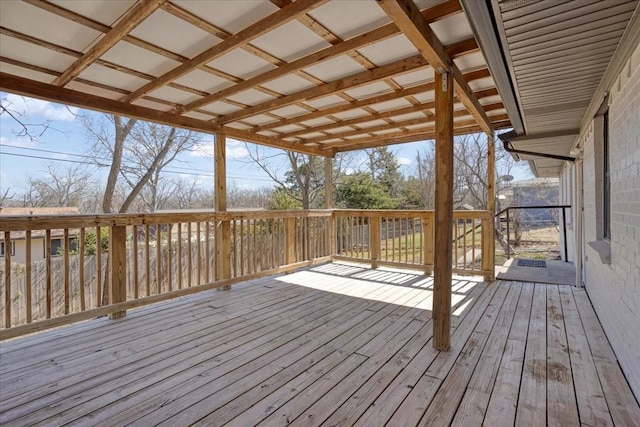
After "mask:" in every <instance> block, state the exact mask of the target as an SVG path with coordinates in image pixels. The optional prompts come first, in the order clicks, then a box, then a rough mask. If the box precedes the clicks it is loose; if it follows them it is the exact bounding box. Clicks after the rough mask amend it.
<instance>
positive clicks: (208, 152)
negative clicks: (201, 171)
mask: <svg viewBox="0 0 640 427" xmlns="http://www.w3.org/2000/svg"><path fill="white" fill-rule="evenodd" d="M213 146H214V145H213V141H211V140H205V139H203V140H201V141H199V142H198V143H197V144H196V148H195V149H194V150H193V151H191V155H192V156H196V157H209V158H213V156H214V150H213ZM246 157H249V150H247V147H245V145H244V143H242V142H240V141H236V140H233V139H232V140H227V160H234V159H244V158H246Z"/></svg>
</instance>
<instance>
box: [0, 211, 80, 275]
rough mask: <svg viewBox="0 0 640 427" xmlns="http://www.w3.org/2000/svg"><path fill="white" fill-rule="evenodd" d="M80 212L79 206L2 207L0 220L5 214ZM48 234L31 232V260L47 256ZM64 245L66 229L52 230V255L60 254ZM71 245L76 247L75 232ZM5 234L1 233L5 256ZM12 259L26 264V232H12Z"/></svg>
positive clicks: (1, 251) (0, 250)
mask: <svg viewBox="0 0 640 427" xmlns="http://www.w3.org/2000/svg"><path fill="white" fill-rule="evenodd" d="M72 214H78V208H5V207H3V208H1V209H0V220H1V218H2V217H3V216H34V215H40V216H42V215H72ZM45 239H46V236H45V232H44V231H38V230H36V231H33V232H32V233H31V262H36V261H41V260H43V259H45V257H46V242H45ZM62 247H64V230H51V256H58V255H59V253H60V249H61V248H62ZM69 247H70V248H71V249H73V248H75V247H76V237H75V233H74V232H71V233H70V237H69ZM6 250H7V248H6V247H5V241H4V235H0V257H2V258H4V256H5V251H6ZM9 254H10V255H11V261H12V262H16V263H20V264H24V263H25V262H26V260H27V243H26V232H24V231H14V232H11V243H10V252H9Z"/></svg>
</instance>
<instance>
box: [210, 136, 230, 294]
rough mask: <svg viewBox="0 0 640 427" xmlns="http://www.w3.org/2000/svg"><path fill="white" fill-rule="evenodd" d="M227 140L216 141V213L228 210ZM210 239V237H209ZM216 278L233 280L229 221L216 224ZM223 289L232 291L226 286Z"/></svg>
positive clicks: (217, 139)
mask: <svg viewBox="0 0 640 427" xmlns="http://www.w3.org/2000/svg"><path fill="white" fill-rule="evenodd" d="M226 144H227V138H226V136H225V135H224V134H222V133H217V134H216V139H215V156H214V161H215V201H216V212H226V210H227V149H226ZM207 238H208V236H207ZM215 239H216V247H215V257H216V258H215V266H216V272H215V278H216V280H225V279H230V278H231V223H230V221H229V220H223V221H218V222H216V231H215ZM222 289H224V290H228V289H231V286H225V287H223V288H222Z"/></svg>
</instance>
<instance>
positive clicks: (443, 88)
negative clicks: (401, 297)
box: [433, 72, 453, 351]
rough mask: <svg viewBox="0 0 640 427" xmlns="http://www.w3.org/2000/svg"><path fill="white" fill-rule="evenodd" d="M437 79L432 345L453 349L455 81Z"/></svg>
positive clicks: (444, 76) (445, 76)
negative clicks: (452, 236)
mask: <svg viewBox="0 0 640 427" xmlns="http://www.w3.org/2000/svg"><path fill="white" fill-rule="evenodd" d="M435 77H436V82H435V83H436V88H437V89H436V152H435V163H436V190H435V204H434V205H435V209H434V210H435V212H434V216H435V257H434V261H433V264H434V277H433V282H434V284H433V345H434V347H435V348H436V349H437V350H440V351H447V350H449V348H450V347H451V278H452V276H451V270H452V267H453V266H452V260H451V256H452V248H451V235H452V232H453V81H452V80H453V78H452V75H451V73H448V72H447V73H438V72H436V74H435Z"/></svg>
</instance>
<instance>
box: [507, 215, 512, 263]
mask: <svg viewBox="0 0 640 427" xmlns="http://www.w3.org/2000/svg"><path fill="white" fill-rule="evenodd" d="M509 227H510V226H509V208H507V259H509V258H511V245H510V243H509V231H510V228H509Z"/></svg>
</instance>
